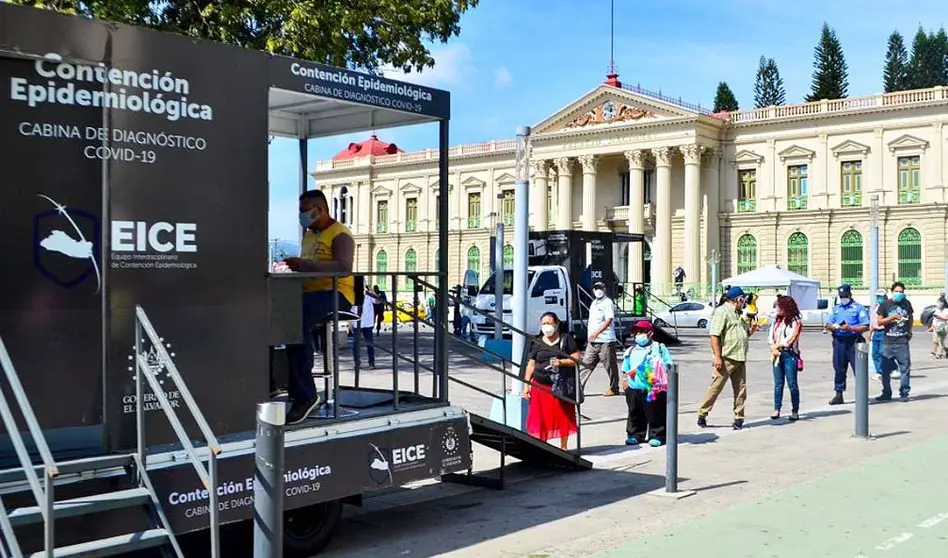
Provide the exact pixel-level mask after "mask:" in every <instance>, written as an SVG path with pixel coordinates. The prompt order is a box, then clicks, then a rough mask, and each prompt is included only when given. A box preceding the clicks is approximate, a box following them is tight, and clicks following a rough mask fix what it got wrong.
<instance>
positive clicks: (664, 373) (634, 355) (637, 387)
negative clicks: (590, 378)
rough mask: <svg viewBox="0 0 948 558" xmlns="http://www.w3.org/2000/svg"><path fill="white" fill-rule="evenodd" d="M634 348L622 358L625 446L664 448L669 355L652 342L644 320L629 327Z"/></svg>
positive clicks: (646, 322) (649, 329)
mask: <svg viewBox="0 0 948 558" xmlns="http://www.w3.org/2000/svg"><path fill="white" fill-rule="evenodd" d="M632 332H633V334H634V336H635V344H634V345H633V346H631V347H629V348H628V349H627V350H626V351H625V354H624V355H623V356H622V380H621V387H622V389H623V390H624V391H625V402H626V405H628V407H629V415H628V418H627V420H626V426H625V432H626V438H625V443H626V445H629V446H637V445H639V444H640V443H642V442H644V441H645V440H648V443H649V445H650V446H653V447H658V446H661V445H664V444H665V422H666V414H665V413H666V412H667V409H666V407H667V389H668V369H669V368H670V367H671V366H672V359H671V355H670V354H669V353H668V348H667V347H665V345H663V344H661V343H658V342H656V341H653V340H652V334H653V329H652V324H651V323H650V322H648V321H646V320H641V321H639V322H636V324H635V325H634V326H632Z"/></svg>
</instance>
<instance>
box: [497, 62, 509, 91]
mask: <svg viewBox="0 0 948 558" xmlns="http://www.w3.org/2000/svg"><path fill="white" fill-rule="evenodd" d="M511 83H513V74H511V73H510V70H508V69H507V68H506V67H505V66H499V67H497V68H494V87H507V86H508V85H510V84H511Z"/></svg>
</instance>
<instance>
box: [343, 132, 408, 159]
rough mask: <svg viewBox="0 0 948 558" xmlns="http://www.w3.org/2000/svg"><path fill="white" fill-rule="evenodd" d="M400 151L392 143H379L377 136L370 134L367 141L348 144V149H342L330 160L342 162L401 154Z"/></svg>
mask: <svg viewBox="0 0 948 558" xmlns="http://www.w3.org/2000/svg"><path fill="white" fill-rule="evenodd" d="M401 152H402V150H401V149H399V148H398V146H397V145H395V144H394V143H385V142H384V141H380V140H379V138H378V136H376V135H375V134H372V137H370V138H369V139H368V140H366V141H363V142H359V143H350V144H349V147H347V148H345V149H343V150H342V151H340V152H339V153H336V155H335V156H334V157H333V158H332V160H333V161H342V160H345V159H355V158H357V157H368V156H369V155H374V156H375V157H379V156H382V155H394V154H396V153H401Z"/></svg>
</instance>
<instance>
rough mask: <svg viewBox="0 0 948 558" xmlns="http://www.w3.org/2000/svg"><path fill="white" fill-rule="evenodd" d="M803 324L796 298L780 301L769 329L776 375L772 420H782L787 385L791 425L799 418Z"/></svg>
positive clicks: (780, 297) (782, 297)
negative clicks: (784, 389)
mask: <svg viewBox="0 0 948 558" xmlns="http://www.w3.org/2000/svg"><path fill="white" fill-rule="evenodd" d="M801 331H803V321H802V319H801V317H800V309H799V308H798V307H797V301H795V300H794V299H793V297H789V296H779V297H777V309H776V315H775V316H774V321H773V324H772V325H771V326H770V356H771V361H772V363H773V371H774V413H773V414H772V415H770V418H771V419H773V420H777V419H779V418H780V409H781V408H782V407H783V387H784V384H786V385H787V387H788V388H789V389H790V404H791V406H792V409H791V412H790V422H794V421H796V420H797V419H799V418H800V386H799V384H798V383H797V375H798V373H799V371H800V370H802V369H803V359H802V358H801V357H800V332H801Z"/></svg>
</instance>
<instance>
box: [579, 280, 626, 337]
mask: <svg viewBox="0 0 948 558" xmlns="http://www.w3.org/2000/svg"><path fill="white" fill-rule="evenodd" d="M625 296H626V293H625V291H624V290H623V291H622V292H620V293H618V294H617V296H616V298H614V299H612V309H613V314H614V315H615V321H614V323H613V326H612V327H613V330H614V331H615V333H616V340H617V341H618V342H619V343H620V344H622V343H623V341H624V340H625V339H626V337H627V336H628V335H627V334H628V332H629V331H630V330H631V328H632V326H633V325H634V324H633V320H634V316H633V315H632V314H631V313H630V312H627V311H626V309H625V305H622V304H620V301H621V300H622V299H623V297H625ZM593 298H594V297H593V295H592V293H590V292H589V291H587V290H586V288H585V287H583V286H582V285H576V300H577V302H579V320H580V321H581V322H582V324H583V327H584V328H585V329H586V333H587V335H588V333H589V315H590V312H591V309H592V303H591V302H590V303H586V301H587V300H589V301H592V300H593Z"/></svg>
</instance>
